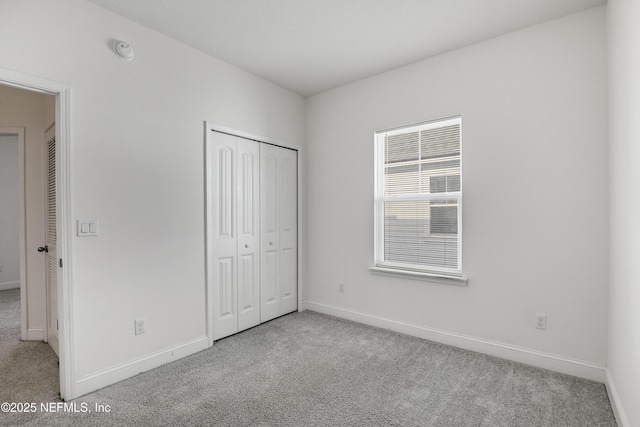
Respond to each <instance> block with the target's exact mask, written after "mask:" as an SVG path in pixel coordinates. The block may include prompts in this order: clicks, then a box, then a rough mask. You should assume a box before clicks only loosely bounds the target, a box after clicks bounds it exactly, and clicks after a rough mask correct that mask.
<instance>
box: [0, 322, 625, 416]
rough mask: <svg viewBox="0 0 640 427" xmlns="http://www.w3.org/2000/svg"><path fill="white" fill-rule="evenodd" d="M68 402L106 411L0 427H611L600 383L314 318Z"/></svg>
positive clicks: (254, 332) (243, 337)
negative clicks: (96, 405)
mask: <svg viewBox="0 0 640 427" xmlns="http://www.w3.org/2000/svg"><path fill="white" fill-rule="evenodd" d="M3 381H4V378H3ZM3 393H4V392H3ZM4 396H6V394H3V397H4ZM34 399H35V397H34V398H32V399H29V401H33V400H34ZM10 401H11V399H10ZM74 402H75V403H76V404H77V405H81V404H86V405H87V407H88V408H90V409H93V408H95V404H100V405H105V406H107V405H108V406H109V407H110V409H111V412H109V413H95V412H94V413H75V414H69V413H57V414H44V413H35V414H0V417H3V418H4V419H2V418H0V423H3V424H10V425H25V426H111V425H122V426H146V425H149V426H206V425H209V426H474V427H496V426H509V427H512V426H522V427H524V426H536V427H541V426H554V427H555V426H576V427H585V426H615V425H616V424H615V421H614V417H613V413H612V411H611V407H610V405H609V401H608V398H607V393H606V390H605V387H604V385H603V384H599V383H595V382H592V381H587V380H583V379H579V378H575V377H571V376H567V375H562V374H558V373H554V372H551V371H547V370H543V369H538V368H534V367H530V366H526V365H522V364H519V363H515V362H510V361H507V360H503V359H498V358H495V357H491V356H486V355H482V354H478V353H473V352H469V351H465V350H460V349H457V348H454V347H449V346H445V345H441V344H437V343H433V342H430V341H426V340H422V339H419V338H414V337H410V336H406V335H402V334H398V333H394V332H390V331H387V330H383V329H378V328H373V327H369V326H365V325H361V324H357V323H353V322H349V321H345V320H341V319H337V318H334V317H330V316H326V315H322V314H318V313H314V312H310V311H305V312H302V313H294V314H291V315H288V316H284V317H281V318H278V319H275V320H273V321H271V322H268V323H265V324H263V325H260V326H258V327H256V328H253V329H250V330H248V331H245V332H243V333H240V334H237V335H234V336H232V337H229V338H226V339H224V340H221V341H219V342H217V343H216V344H215V345H214V346H213V348H211V349H208V350H205V351H202V352H200V353H198V354H195V355H192V356H190V357H187V358H184V359H182V360H179V361H177V362H174V363H171V364H168V365H164V366H162V367H160V368H158V369H154V370H152V371H149V372H146V373H143V374H140V375H138V376H136V377H134V378H130V379H128V380H125V381H122V382H120V383H118V384H115V385H113V386H110V387H107V388H104V389H102V390H99V391H97V392H94V393H91V394H89V395H86V396H83V397H80V398H79V399H76V400H75V401H74ZM78 407H79V406H78Z"/></svg>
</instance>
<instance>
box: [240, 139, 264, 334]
mask: <svg viewBox="0 0 640 427" xmlns="http://www.w3.org/2000/svg"><path fill="white" fill-rule="evenodd" d="M237 153H238V155H237V156H236V157H237V168H236V170H237V171H238V175H237V182H238V185H237V206H238V221H237V225H238V331H242V330H245V329H247V328H251V327H253V326H256V325H258V324H260V246H259V245H260V227H259V224H260V209H259V206H260V197H259V196H260V172H259V167H260V144H259V143H258V142H255V141H250V140H248V139H243V138H237Z"/></svg>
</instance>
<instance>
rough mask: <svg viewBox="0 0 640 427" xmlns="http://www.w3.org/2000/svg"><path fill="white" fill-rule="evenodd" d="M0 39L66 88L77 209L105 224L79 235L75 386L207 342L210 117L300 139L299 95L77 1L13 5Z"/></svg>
mask: <svg viewBox="0 0 640 427" xmlns="http://www.w3.org/2000/svg"><path fill="white" fill-rule="evenodd" d="M114 39H122V40H126V41H127V42H129V43H131V45H132V47H133V49H134V50H135V52H136V57H135V59H134V60H133V61H132V62H126V61H122V60H120V59H118V58H117V57H116V56H115V55H114V53H113V52H112V50H111V47H110V45H111V44H112V43H113V40H114ZM0 40H12V43H2V44H0V58H2V62H1V63H0V66H2V67H4V68H8V69H13V70H18V71H21V72H24V73H28V74H33V75H37V76H39V77H43V78H46V79H50V80H55V81H59V82H63V83H66V84H69V85H70V86H71V152H72V153H71V157H72V158H71V162H72V168H71V181H72V217H73V218H74V219H79V218H97V219H99V221H100V236H98V237H85V238H76V237H74V239H73V241H72V250H73V254H74V255H73V268H74V270H73V271H72V272H71V273H72V274H73V278H74V297H75V301H74V306H73V307H72V315H73V320H74V325H75V336H74V341H75V343H76V348H75V351H74V354H73V355H72V356H73V361H74V363H75V371H76V379H77V381H78V387H79V388H78V389H79V390H80V391H81V392H86V391H89V390H91V389H92V388H95V387H97V386H99V385H105V384H106V383H108V382H110V381H111V382H112V381H113V380H114V379H115V378H117V377H118V375H119V374H117V372H118V371H119V372H121V373H122V372H124V373H125V374H126V375H132V374H134V373H136V370H139V369H140V368H141V367H144V366H147V365H144V363H146V362H145V360H147V359H148V358H150V359H153V358H154V357H156V356H158V355H159V354H164V355H165V356H166V357H168V358H169V357H173V353H172V350H173V349H179V348H180V347H181V346H187V347H188V348H190V349H193V348H200V347H199V346H200V345H201V344H202V343H203V342H205V343H206V338H205V334H206V331H205V325H206V322H205V277H204V274H205V253H204V239H205V233H204V158H203V150H204V125H203V122H204V121H205V120H210V121H212V122H214V123H218V124H221V125H224V126H227V127H230V128H236V129H240V130H243V131H245V132H247V133H251V134H256V135H262V136H264V137H267V138H270V139H273V140H280V141H283V142H287V143H294V144H299V145H303V144H304V137H305V134H304V126H305V123H304V122H305V116H304V108H305V101H304V99H303V98H301V97H300V96H298V95H295V94H293V93H291V92H289V91H287V90H284V89H282V88H280V87H278V86H275V85H273V84H271V83H269V82H266V81H264V80H262V79H259V78H257V77H255V76H253V75H251V74H248V73H246V72H244V71H241V70H239V69H237V68H234V67H232V66H230V65H228V64H226V63H223V62H221V61H219V60H216V59H214V58H211V57H209V56H206V55H204V54H202V53H200V52H197V51H195V50H194V49H191V48H189V47H186V46H185V45H182V44H180V43H178V42H176V41H173V40H171V39H169V38H167V37H164V36H162V35H160V34H158V33H156V32H153V31H151V30H148V29H146V28H144V27H141V26H140V25H137V24H135V23H133V22H131V21H128V20H126V19H123V18H121V17H118V16H117V15H115V14H112V13H109V12H107V11H105V10H103V9H100V8H98V7H96V6H94V5H92V4H89V3H87V2H84V1H81V0H55V1H47V0H31V1H22V0H5V1H3V2H2V4H1V5H0ZM137 318H144V319H145V320H146V322H145V324H146V333H145V334H144V335H140V336H135V335H134V333H133V332H134V329H133V325H134V319H137ZM203 340H204V341H203ZM194 343H195V346H193V345H192V344H194ZM190 345H191V347H189V346H190ZM163 352H164V353H163ZM178 354H181V353H180V352H179V351H176V355H178ZM110 370H111V371H110ZM114 372H116V374H115V375H112V374H114Z"/></svg>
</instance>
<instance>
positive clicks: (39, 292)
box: [0, 63, 55, 340]
mask: <svg viewBox="0 0 640 427" xmlns="http://www.w3.org/2000/svg"><path fill="white" fill-rule="evenodd" d="M0 65H2V64H1V63H0ZM54 101H55V98H54V97H53V96H49V95H43V94H39V93H35V92H29V91H25V90H20V89H15V88H12V87H8V86H2V85H0V126H3V127H22V128H24V130H25V133H24V138H25V141H24V144H25V175H24V178H25V215H26V224H27V233H26V236H25V237H26V248H25V251H26V259H25V261H26V266H25V267H26V278H25V286H26V295H25V296H26V300H27V316H26V325H23V326H25V327H26V337H25V338H26V339H29V340H43V339H44V329H45V325H46V285H45V264H44V259H45V258H44V256H43V255H42V254H41V253H39V252H38V251H37V248H38V247H39V246H42V245H43V244H44V187H43V184H44V169H45V166H44V163H43V161H44V151H43V148H44V146H43V143H44V131H45V129H46V127H47V121H46V117H47V116H48V117H51V116H52V115H54V114H55V108H54V105H53V102H54ZM49 124H50V123H49ZM16 165H17V163H16ZM15 208H16V209H17V204H16V205H15Z"/></svg>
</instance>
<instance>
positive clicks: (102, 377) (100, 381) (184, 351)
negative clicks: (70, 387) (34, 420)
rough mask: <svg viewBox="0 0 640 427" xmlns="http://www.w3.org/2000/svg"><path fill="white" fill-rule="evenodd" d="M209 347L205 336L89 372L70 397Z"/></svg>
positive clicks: (77, 383) (89, 391) (78, 381)
mask: <svg viewBox="0 0 640 427" xmlns="http://www.w3.org/2000/svg"><path fill="white" fill-rule="evenodd" d="M207 348H209V346H208V340H207V337H206V336H203V337H200V338H197V339H195V340H193V341H189V342H187V343H184V344H181V345H178V346H176V347H173V348H170V349H167V350H163V351H159V352H157V353H154V354H151V355H149V356H145V357H141V358H139V359H136V360H132V361H131V362H127V363H123V364H120V365H117V366H114V367H112V368H109V369H105V370H102V371H98V372H95V373H93V374H89V375H87V376H84V377H82V378H79V379H78V380H77V382H76V389H75V396H73V397H70V398H77V397H79V396H82V395H85V394H87V393H91V392H93V391H96V390H98V389H101V388H103V387H106V386H108V385H111V384H115V383H117V382H119V381H122V380H125V379H127V378H131V377H133V376H135V375H138V374H141V373H143V372H146V371H148V370H151V369H154V368H157V367H159V366H162V365H164V364H166V363H169V362H173V361H176V360H178V359H181V358H183V357H186V356H189V355H191V354H194V353H198V352H199V351H202V350H206V349H207Z"/></svg>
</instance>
